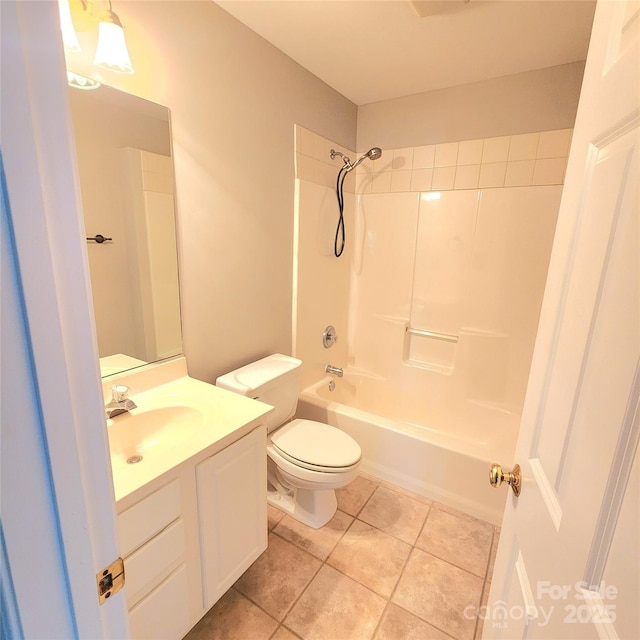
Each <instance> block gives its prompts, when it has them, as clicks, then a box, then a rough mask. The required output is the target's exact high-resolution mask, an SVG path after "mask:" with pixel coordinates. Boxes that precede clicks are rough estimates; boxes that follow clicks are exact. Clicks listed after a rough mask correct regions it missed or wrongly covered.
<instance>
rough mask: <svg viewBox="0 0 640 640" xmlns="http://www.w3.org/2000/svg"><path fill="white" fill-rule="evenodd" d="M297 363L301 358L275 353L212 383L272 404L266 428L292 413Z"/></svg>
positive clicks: (271, 427)
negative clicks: (272, 409) (273, 409)
mask: <svg viewBox="0 0 640 640" xmlns="http://www.w3.org/2000/svg"><path fill="white" fill-rule="evenodd" d="M301 367H302V360H298V359H297V358H292V357H291V356H284V355H282V354H280V353H276V354H273V355H271V356H267V357H266V358H262V360H258V361H257V362H252V363H251V364H248V365H245V366H244V367H240V369H235V370H234V371H230V372H229V373H225V374H224V375H222V376H220V377H219V378H218V379H217V380H216V386H217V387H220V388H222V389H227V390H228V391H234V392H235V393H240V394H242V395H243V396H249V397H250V398H254V399H256V400H260V401H261V402H266V403H267V404H270V405H271V406H272V407H275V411H273V412H272V413H270V414H269V415H268V416H267V432H270V431H272V430H273V429H276V428H277V427H279V426H280V425H282V424H284V423H285V422H288V421H289V420H291V418H293V416H294V415H295V412H296V407H297V405H298V390H299V387H300V375H301V373H302V368H301Z"/></svg>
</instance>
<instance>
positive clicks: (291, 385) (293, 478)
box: [216, 354, 362, 529]
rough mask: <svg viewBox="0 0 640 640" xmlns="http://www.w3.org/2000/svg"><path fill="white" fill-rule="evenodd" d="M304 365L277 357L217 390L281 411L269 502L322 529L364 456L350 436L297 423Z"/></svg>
mask: <svg viewBox="0 0 640 640" xmlns="http://www.w3.org/2000/svg"><path fill="white" fill-rule="evenodd" d="M301 366H302V361H301V360H298V359H296V358H292V357H290V356H284V355H281V354H274V355H271V356H268V357H266V358H263V359H262V360H258V361H257V362H254V363H252V364H248V365H246V366H245V367H241V368H240V369H236V370H235V371H231V372H230V373H227V374H225V375H223V376H220V377H219V378H218V379H217V380H216V386H218V387H221V388H223V389H228V390H229V391H234V392H236V393H240V394H242V395H244V396H249V397H251V398H254V399H256V400H260V401H262V402H265V403H267V404H270V405H271V406H273V407H275V411H273V412H272V413H271V414H269V415H268V416H267V418H266V419H267V433H268V436H267V456H268V458H267V469H268V472H267V473H268V476H267V481H268V492H267V500H268V501H269V503H270V504H272V505H273V506H274V507H277V508H278V509H280V510H282V511H284V512H285V513H288V514H290V515H291V516H292V517H294V518H295V519H296V520H299V521H300V522H304V523H305V524H307V525H309V526H311V527H314V528H315V529H318V528H320V527H322V526H323V525H325V524H326V523H327V522H329V520H331V518H332V517H333V514H334V513H335V512H336V509H337V506H338V503H337V501H336V493H335V489H338V488H340V487H344V486H346V485H347V484H349V483H350V482H351V481H352V480H353V479H354V478H355V477H356V475H357V474H358V467H359V466H360V458H361V455H362V452H361V450H360V446H359V445H358V443H357V442H356V441H355V440H354V439H353V438H352V437H351V436H349V435H348V434H346V433H345V432H344V431H340V429H336V428H335V427H331V426H329V425H328V424H324V423H322V422H316V421H314V420H301V419H299V418H296V419H294V420H292V418H293V416H294V415H295V412H296V406H297V404H298V387H299V384H300V374H301Z"/></svg>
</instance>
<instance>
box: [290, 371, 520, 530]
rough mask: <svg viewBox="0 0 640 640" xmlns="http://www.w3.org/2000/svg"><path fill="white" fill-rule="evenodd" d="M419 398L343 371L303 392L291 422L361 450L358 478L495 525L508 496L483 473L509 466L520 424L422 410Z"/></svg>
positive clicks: (504, 415) (484, 414) (485, 414)
mask: <svg viewBox="0 0 640 640" xmlns="http://www.w3.org/2000/svg"><path fill="white" fill-rule="evenodd" d="M331 380H333V382H334V383H335V389H334V390H333V391H330V390H329V383H330V381H331ZM420 395H421V394H416V393H407V394H405V395H404V396H403V395H402V394H399V393H398V392H397V390H395V391H394V390H393V389H389V388H388V384H386V382H385V381H384V380H379V379H375V378H373V377H371V376H367V375H361V374H357V373H352V372H349V371H348V370H346V371H345V374H344V377H343V378H338V379H336V378H329V377H327V378H323V379H322V380H321V381H319V382H318V383H316V384H314V385H312V386H309V387H307V388H306V389H304V390H303V391H302V393H301V394H300V398H299V401H298V411H297V416H298V417H300V418H306V419H309V420H319V421H321V422H326V423H328V424H330V425H333V426H335V427H338V428H339V429H342V430H343V431H345V432H347V433H348V434H349V435H351V436H352V437H353V438H354V439H355V440H356V441H357V442H358V443H359V444H360V447H361V448H362V466H361V471H362V472H363V473H365V474H369V475H372V476H374V477H376V478H380V479H382V480H387V481H389V482H392V483H393V484H396V485H398V486H400V487H403V488H405V489H408V490H410V491H413V492H415V493H418V494H420V495H424V496H426V497H428V498H430V499H432V500H434V501H437V502H440V503H443V504H446V505H448V506H450V507H453V508H456V509H459V510H460V511H463V512H465V513H468V514H469V515H472V516H474V517H476V518H480V519H482V520H485V521H487V522H491V523H493V524H495V525H500V524H501V522H502V513H503V510H504V505H505V500H506V499H507V497H510V495H511V492H509V491H507V490H508V487H506V486H503V487H500V488H498V489H495V488H493V487H492V486H491V485H490V483H489V467H490V465H491V464H492V463H493V462H498V463H500V464H502V465H503V466H504V467H506V468H510V465H511V464H512V463H513V462H514V460H513V453H514V450H515V443H516V439H517V432H518V426H519V420H520V417H519V416H518V415H517V414H516V413H514V412H509V411H505V410H504V409H502V408H499V407H495V406H490V405H487V404H482V403H479V402H474V401H465V402H457V403H456V406H451V405H447V403H446V402H445V401H440V402H431V403H430V405H431V406H429V407H425V406H424V403H423V404H422V405H421V402H420V401H421V398H420ZM431 400H433V398H432V399H431ZM418 416H420V417H418Z"/></svg>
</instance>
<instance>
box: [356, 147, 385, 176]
mask: <svg viewBox="0 0 640 640" xmlns="http://www.w3.org/2000/svg"><path fill="white" fill-rule="evenodd" d="M381 156H382V149H381V148H380V147H373V148H371V149H369V151H367V153H363V154H362V155H361V156H360V157H359V158H358V159H357V160H356V161H355V162H354V163H353V164H350V165H349V166H348V167H347V171H352V170H353V169H355V168H356V167H357V166H358V165H359V164H360V163H361V162H362V161H363V160H364V159H365V158H369V160H377V159H378V158H380V157H381Z"/></svg>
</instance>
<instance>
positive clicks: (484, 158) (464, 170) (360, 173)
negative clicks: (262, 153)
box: [296, 127, 573, 194]
mask: <svg viewBox="0 0 640 640" xmlns="http://www.w3.org/2000/svg"><path fill="white" fill-rule="evenodd" d="M572 132H573V129H558V130H555V131H542V132H538V133H525V134H521V135H515V136H501V137H497V138H484V139H480V140H464V141H461V142H449V143H445V144H435V145H426V146H420V147H406V148H403V149H383V150H382V158H380V159H379V160H377V161H375V162H363V163H362V164H360V165H359V166H358V168H357V169H356V180H355V183H353V182H351V181H347V182H345V189H346V190H347V191H348V190H351V191H352V192H353V191H355V193H357V194H360V193H400V192H406V191H448V190H452V189H487V188H499V187H525V186H541V185H559V184H562V183H563V181H564V173H565V169H566V166H567V156H568V155H569V145H570V143H571V134H572ZM332 148H333V149H336V150H337V151H341V152H342V153H345V154H346V155H347V156H349V158H350V159H351V160H355V158H356V157H357V156H358V155H359V154H360V153H363V151H362V150H361V151H360V152H359V153H356V152H354V151H350V150H347V149H344V148H343V147H340V146H339V145H336V144H334V143H332V142H331V141H329V140H327V139H326V138H323V137H322V136H319V135H317V134H315V133H313V132H311V131H308V130H307V129H304V128H302V127H296V177H297V178H298V179H300V180H306V181H307V182H313V183H315V184H321V185H324V186H327V187H334V186H335V182H336V172H337V169H339V168H340V167H341V166H342V160H341V158H339V157H338V158H335V159H334V160H331V158H330V157H329V152H330V150H331V149H332ZM364 151H366V149H365V150H364Z"/></svg>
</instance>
